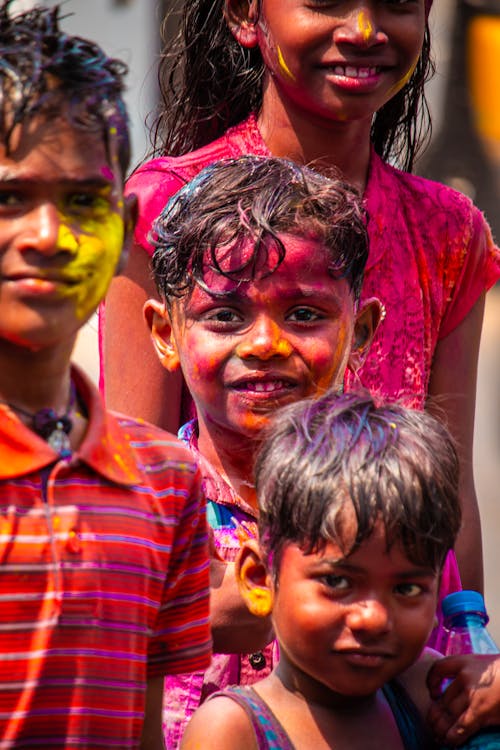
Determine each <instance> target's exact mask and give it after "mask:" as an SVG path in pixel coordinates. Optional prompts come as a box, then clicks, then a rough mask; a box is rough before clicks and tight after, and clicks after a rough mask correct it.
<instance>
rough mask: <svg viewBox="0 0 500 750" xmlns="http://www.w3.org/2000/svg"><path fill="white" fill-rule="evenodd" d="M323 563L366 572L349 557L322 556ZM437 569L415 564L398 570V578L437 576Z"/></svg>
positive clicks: (332, 566)
mask: <svg viewBox="0 0 500 750" xmlns="http://www.w3.org/2000/svg"><path fill="white" fill-rule="evenodd" d="M321 563H322V564H324V565H328V566H329V567H330V568H332V569H333V568H339V567H340V568H342V569H343V570H346V571H351V572H353V573H362V572H364V570H365V568H363V567H361V566H360V565H353V564H352V563H350V562H348V558H347V557H339V558H333V557H332V558H326V557H324V558H322V559H321ZM321 563H320V561H318V564H321ZM435 575H436V571H435V570H434V569H433V568H429V567H420V566H415V567H414V568H409V569H408V570H402V571H397V576H398V578H408V579H411V578H416V577H418V578H421V577H422V576H424V577H425V576H435Z"/></svg>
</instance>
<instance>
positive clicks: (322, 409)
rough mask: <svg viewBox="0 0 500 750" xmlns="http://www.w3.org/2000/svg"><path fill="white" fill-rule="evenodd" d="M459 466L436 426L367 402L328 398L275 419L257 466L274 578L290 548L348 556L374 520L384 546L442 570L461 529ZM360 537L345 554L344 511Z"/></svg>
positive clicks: (262, 525) (264, 540)
mask: <svg viewBox="0 0 500 750" xmlns="http://www.w3.org/2000/svg"><path fill="white" fill-rule="evenodd" d="M458 477H459V464H458V458H457V453H456V450H455V447H454V444H453V441H452V439H451V437H450V435H449V433H448V431H447V430H446V428H445V427H444V425H443V424H442V423H441V422H438V421H437V420H436V419H435V418H434V417H432V416H431V415H430V414H428V413H426V412H420V411H416V410H411V409H407V408H405V407H403V406H399V405H396V404H388V403H384V404H380V405H377V404H376V403H375V401H374V399H373V398H372V397H371V396H370V395H368V394H363V395H356V394H346V395H343V396H340V395H338V394H336V393H334V392H331V391H330V392H327V393H326V394H324V395H323V396H321V397H319V398H316V399H313V400H311V399H307V400H304V401H300V402H298V403H296V404H293V405H291V406H288V407H285V408H284V409H282V410H280V411H278V412H277V414H276V416H275V418H274V420H273V423H272V425H271V428H270V432H269V434H268V435H267V438H266V439H265V440H264V443H263V445H262V448H261V450H260V452H259V455H258V457H257V463H256V490H257V496H258V500H259V509H260V516H259V530H260V538H261V544H262V546H263V548H264V550H265V551H266V552H267V554H268V555H270V553H271V551H272V555H271V559H270V564H271V565H272V569H273V571H274V573H277V571H278V568H279V561H280V559H281V554H282V551H283V549H284V547H285V546H286V545H287V543H295V544H298V545H299V546H300V547H301V548H303V549H304V550H305V551H306V552H312V551H313V550H314V551H316V550H318V549H321V548H322V547H323V546H324V544H325V543H326V542H327V541H329V540H330V541H333V542H335V543H336V544H338V545H339V547H340V548H341V549H342V550H343V552H344V554H346V555H348V554H349V553H350V552H352V551H354V549H355V548H356V547H357V546H358V545H359V544H360V543H361V542H363V541H364V540H365V539H367V538H368V537H369V536H370V534H371V533H372V531H373V528H374V525H375V524H376V523H377V521H378V520H379V519H380V520H381V521H382V523H383V525H384V528H385V533H386V540H387V545H388V548H390V547H391V546H392V545H393V544H394V543H400V544H401V545H402V546H403V549H404V550H405V553H406V554H407V556H408V558H409V559H410V560H412V561H413V562H414V563H416V564H418V565H424V566H426V567H427V566H429V567H431V568H432V569H433V570H436V571H438V572H439V571H440V569H441V566H442V565H443V562H444V559H445V556H446V553H447V552H448V550H449V549H451V548H452V547H453V546H454V543H455V540H456V536H457V534H458V531H459V528H460V522H461V510H460V501H459V496H458ZM346 502H347V503H351V504H352V507H353V509H354V512H355V514H356V519H357V524H358V529H357V535H356V539H355V542H354V545H353V546H352V547H351V548H350V549H345V543H344V540H343V538H342V526H341V520H342V513H341V511H342V509H343V507H345V503H346Z"/></svg>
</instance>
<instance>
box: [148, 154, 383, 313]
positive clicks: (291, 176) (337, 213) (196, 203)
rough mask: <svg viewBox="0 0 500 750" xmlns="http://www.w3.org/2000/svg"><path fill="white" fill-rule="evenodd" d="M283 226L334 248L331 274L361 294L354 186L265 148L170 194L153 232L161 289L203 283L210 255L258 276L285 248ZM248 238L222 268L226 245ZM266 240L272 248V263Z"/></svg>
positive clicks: (359, 219) (362, 249) (361, 232)
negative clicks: (235, 261) (248, 246)
mask: <svg viewBox="0 0 500 750" xmlns="http://www.w3.org/2000/svg"><path fill="white" fill-rule="evenodd" d="M283 233H290V234H298V235H301V236H304V237H314V238H315V239H316V238H317V239H318V240H319V241H320V242H322V243H323V244H324V245H325V246H326V248H327V249H328V250H329V251H330V253H331V273H332V275H333V276H338V277H339V278H346V279H347V280H348V282H349V284H350V287H351V290H352V291H353V293H354V295H355V297H356V299H357V298H358V297H359V294H360V291H361V285H362V281H363V272H364V267H365V264H366V259H367V257H368V237H367V231H366V217H365V213H364V211H363V208H362V206H361V201H360V199H359V196H358V194H357V193H356V192H355V191H354V189H353V188H351V187H350V186H348V185H347V184H345V183H343V182H342V181H341V180H340V179H329V178H326V177H323V176H322V175H319V174H318V173H316V172H314V171H313V170H311V169H308V168H307V167H300V166H298V165H297V164H294V163H293V162H291V161H288V160H285V159H279V158H277V157H264V156H242V157H240V158H238V159H224V160H221V161H219V162H214V163H213V164H211V165H210V166H208V167H206V168H205V169H203V170H202V171H201V172H200V173H199V174H198V175H197V176H196V177H195V178H194V179H193V180H191V181H190V182H189V183H188V184H187V185H185V186H184V187H183V188H182V189H181V190H180V191H179V192H178V193H176V194H175V195H174V196H173V197H172V198H171V199H170V200H169V202H168V203H167V205H166V206H165V208H164V210H163V211H162V213H161V214H160V216H159V217H158V219H157V220H156V222H155V223H154V225H153V232H152V237H151V242H152V244H153V246H154V247H155V250H154V254H153V260H152V269H153V274H154V278H155V281H156V285H157V288H158V291H159V293H160V295H161V296H162V297H163V299H165V300H166V301H167V302H169V301H171V300H172V298H173V297H181V296H183V295H184V294H186V293H187V292H189V291H190V289H192V288H193V286H194V284H195V283H196V284H199V285H200V286H202V287H203V286H204V273H205V271H206V267H207V257H208V259H209V261H208V262H209V266H210V267H211V268H212V269H214V270H215V271H216V272H218V273H220V274H221V275H224V276H227V277H229V278H233V279H236V280H237V281H245V280H248V279H254V278H256V276H257V275H259V274H261V273H262V268H263V267H264V268H265V269H266V273H272V271H273V270H275V268H276V267H277V266H278V265H279V264H280V263H281V261H282V260H283V258H284V257H285V254H286V250H285V247H284V245H283V242H282V241H281V239H280V238H279V236H278V235H279V234H283ZM248 239H251V241H252V242H253V244H254V251H253V253H252V254H251V257H250V258H247V260H246V261H245V262H244V264H242V265H241V267H239V268H238V269H236V270H234V271H231V272H228V271H226V270H224V269H223V268H222V267H221V260H222V258H223V256H225V255H226V253H227V248H228V247H238V246H239V245H240V244H242V243H244V242H245V241H247V240H248ZM270 248H272V249H273V251H276V253H277V260H276V261H275V262H274V261H273V265H272V267H271V268H269V263H267V261H268V260H269V250H270ZM207 254H208V255H207ZM273 258H274V252H273Z"/></svg>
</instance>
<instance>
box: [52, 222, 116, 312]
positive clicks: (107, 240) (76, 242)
mask: <svg viewBox="0 0 500 750" xmlns="http://www.w3.org/2000/svg"><path fill="white" fill-rule="evenodd" d="M123 240H124V226H123V219H122V217H121V216H120V214H118V213H112V212H109V213H108V215H107V216H106V217H103V218H101V219H99V220H97V219H85V220H84V221H81V222H80V224H79V228H78V231H75V229H74V228H71V223H70V221H69V220H68V219H67V217H64V216H61V223H60V226H59V247H60V248H61V249H65V250H67V251H68V252H71V253H72V254H73V256H74V257H73V258H72V260H71V261H70V262H69V263H68V267H67V270H68V273H70V274H71V276H72V277H73V278H74V279H75V281H76V282H77V283H76V284H75V287H74V288H71V287H70V288H69V290H68V292H67V294H68V295H71V294H76V315H77V317H78V318H79V319H81V320H83V319H85V318H86V317H87V316H88V314H89V311H92V309H93V307H96V306H97V304H98V303H99V302H100V300H101V299H102V298H103V297H104V295H105V293H106V291H107V288H108V286H109V284H110V282H111V279H112V278H113V275H114V273H115V269H116V266H117V264H118V260H119V258H120V255H121V252H122V248H123Z"/></svg>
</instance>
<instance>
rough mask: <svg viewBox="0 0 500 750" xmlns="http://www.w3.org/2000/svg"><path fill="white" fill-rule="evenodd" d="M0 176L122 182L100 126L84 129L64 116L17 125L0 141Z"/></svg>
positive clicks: (116, 160)
mask: <svg viewBox="0 0 500 750" xmlns="http://www.w3.org/2000/svg"><path fill="white" fill-rule="evenodd" d="M0 176H1V177H2V179H4V180H8V179H21V180H22V179H26V180H32V181H34V182H36V181H37V180H40V181H41V182H43V181H44V180H48V181H54V180H55V179H58V180H59V181H61V182H64V181H70V182H71V181H75V182H77V183H81V182H84V181H96V182H100V181H102V182H103V184H106V183H108V184H110V185H112V184H120V183H121V182H122V179H121V174H120V165H119V163H118V159H117V157H116V156H114V154H113V148H108V146H107V142H106V140H105V134H104V133H103V130H102V129H101V128H97V127H96V128H95V129H94V128H92V129H90V128H83V127H79V126H78V125H77V124H74V123H73V122H71V121H70V120H68V119H67V118H65V117H58V118H56V119H54V120H49V119H48V118H46V117H39V118H33V119H32V120H30V121H28V122H26V123H23V124H20V125H19V126H16V127H15V128H14V129H13V131H12V134H11V136H10V137H9V140H8V143H7V142H6V138H5V137H4V138H3V141H2V143H1V144H0Z"/></svg>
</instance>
